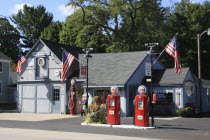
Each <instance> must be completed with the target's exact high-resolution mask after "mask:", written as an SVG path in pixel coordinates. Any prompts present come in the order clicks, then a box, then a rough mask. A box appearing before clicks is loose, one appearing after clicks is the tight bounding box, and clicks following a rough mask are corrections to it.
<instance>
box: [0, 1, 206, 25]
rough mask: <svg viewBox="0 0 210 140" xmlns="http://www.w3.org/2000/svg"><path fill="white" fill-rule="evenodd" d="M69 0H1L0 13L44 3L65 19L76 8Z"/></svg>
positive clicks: (12, 11) (4, 14)
mask: <svg viewBox="0 0 210 140" xmlns="http://www.w3.org/2000/svg"><path fill="white" fill-rule="evenodd" d="M179 1H180V0H163V2H162V4H163V5H164V6H172V5H173V3H175V2H179ZM191 1H192V2H203V1H205V0H191ZM68 2H69V0H0V15H3V16H6V17H8V16H11V15H12V14H16V13H17V11H18V9H21V8H22V6H23V5H24V4H28V5H33V6H37V5H40V4H41V5H44V7H46V10H47V11H48V12H50V13H53V16H54V21H58V20H59V21H65V19H66V17H67V16H68V15H70V14H71V13H73V12H74V10H75V8H73V7H65V5H66V4H67V3H68Z"/></svg>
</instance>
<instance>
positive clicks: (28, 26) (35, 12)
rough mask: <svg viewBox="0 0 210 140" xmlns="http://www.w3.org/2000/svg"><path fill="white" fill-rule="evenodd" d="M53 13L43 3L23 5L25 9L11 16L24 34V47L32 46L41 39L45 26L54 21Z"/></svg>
mask: <svg viewBox="0 0 210 140" xmlns="http://www.w3.org/2000/svg"><path fill="white" fill-rule="evenodd" d="M52 19H53V15H52V14H51V13H48V12H46V8H45V7H44V6H42V5H38V6H37V7H34V6H32V7H31V6H27V5H24V6H23V10H19V11H18V13H17V14H14V15H12V16H11V20H12V21H13V22H14V23H15V24H16V25H17V28H18V30H20V32H21V34H22V35H23V38H22V39H23V43H24V45H23V46H22V47H26V48H31V47H32V46H33V45H34V43H35V41H36V40H37V39H39V37H40V34H41V32H42V31H43V30H44V28H46V27H48V26H49V24H50V23H51V22H52Z"/></svg>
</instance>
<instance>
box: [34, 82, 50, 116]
mask: <svg viewBox="0 0 210 140" xmlns="http://www.w3.org/2000/svg"><path fill="white" fill-rule="evenodd" d="M49 98H50V89H49V85H37V100H36V101H37V102H36V104H37V110H36V112H37V113H49V112H50V100H49Z"/></svg>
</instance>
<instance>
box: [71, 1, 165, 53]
mask: <svg viewBox="0 0 210 140" xmlns="http://www.w3.org/2000/svg"><path fill="white" fill-rule="evenodd" d="M69 5H75V6H77V7H80V8H81V10H82V14H83V16H82V22H83V25H91V26H94V27H100V29H102V32H103V33H104V35H106V37H107V38H108V40H109V42H108V43H109V44H108V46H109V47H108V48H107V49H106V50H107V51H108V52H113V51H114V52H117V51H134V50H142V48H140V49H139V48H138V47H137V46H138V45H139V44H143V42H142V41H139V40H138V35H140V34H141V33H139V32H140V31H141V30H140V28H142V29H149V27H147V28H145V25H149V24H146V23H147V21H153V20H154V22H153V23H155V22H156V21H159V22H157V24H156V25H159V24H158V23H160V22H161V21H162V20H163V18H162V17H159V16H163V15H161V14H155V15H154V16H153V18H147V21H146V20H145V17H147V13H146V11H145V12H144V10H147V9H150V17H152V15H153V13H154V12H155V11H157V12H156V13H158V12H159V13H161V12H162V11H161V8H160V0H137V1H136V0H109V1H107V0H94V1H92V0H82V1H81V0H70V3H69ZM145 7H146V8H145ZM147 11H149V10H147ZM151 11H153V12H151ZM88 13H91V14H88ZM90 17H91V18H92V20H88V19H89V18H90ZM142 22H144V23H145V24H142ZM150 27H151V26H150ZM154 27H159V26H154ZM153 29H154V30H155V29H156V30H157V29H158V28H153ZM154 30H153V32H156V30H155V31H154ZM145 32H146V31H145ZM150 32H151V31H150ZM143 35H144V33H143V34H142V35H141V36H143ZM147 35H148V34H147ZM152 35H154V34H152ZM156 36H157V35H156ZM156 38H157V37H156ZM141 47H142V46H141Z"/></svg>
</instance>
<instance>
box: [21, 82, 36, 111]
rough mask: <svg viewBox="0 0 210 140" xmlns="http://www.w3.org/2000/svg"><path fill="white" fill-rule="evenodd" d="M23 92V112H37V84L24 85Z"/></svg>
mask: <svg viewBox="0 0 210 140" xmlns="http://www.w3.org/2000/svg"><path fill="white" fill-rule="evenodd" d="M22 93H23V94H22V112H29V113H35V86H33V85H24V86H23V88H22Z"/></svg>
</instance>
